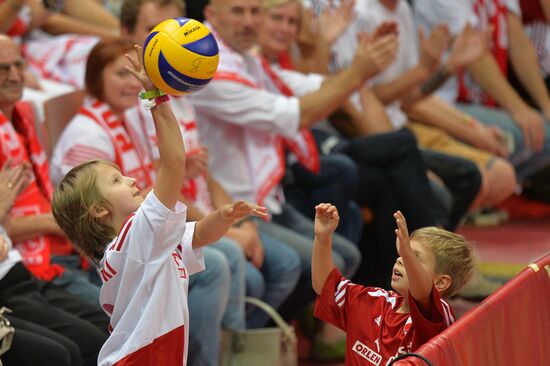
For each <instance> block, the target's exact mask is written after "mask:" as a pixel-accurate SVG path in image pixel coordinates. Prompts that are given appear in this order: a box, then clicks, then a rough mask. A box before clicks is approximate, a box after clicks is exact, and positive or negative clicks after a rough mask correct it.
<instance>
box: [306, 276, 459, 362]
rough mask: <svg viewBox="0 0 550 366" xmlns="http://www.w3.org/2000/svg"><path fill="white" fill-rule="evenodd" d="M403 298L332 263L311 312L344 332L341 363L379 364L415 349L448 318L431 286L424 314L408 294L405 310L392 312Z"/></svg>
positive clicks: (445, 306) (451, 316) (447, 308)
mask: <svg viewBox="0 0 550 366" xmlns="http://www.w3.org/2000/svg"><path fill="white" fill-rule="evenodd" d="M403 301H404V298H403V297H402V296H401V295H399V294H398V293H396V292H394V291H386V290H383V289H381V288H377V287H364V286H360V285H356V284H354V283H352V282H350V281H349V280H348V279H346V278H344V277H342V275H341V274H340V273H339V272H338V271H337V270H336V269H335V270H333V271H332V273H331V274H330V276H329V277H328V279H327V282H326V283H325V286H324V287H323V292H322V294H321V295H320V296H319V297H318V298H317V301H316V303H315V311H314V315H315V316H316V317H318V318H319V319H322V320H325V321H327V322H329V323H330V324H332V325H334V326H336V327H338V328H340V329H342V330H343V331H345V332H346V366H352V365H353V366H356V365H376V366H380V365H386V364H387V363H388V362H389V361H391V360H392V359H393V358H395V357H396V356H398V355H400V354H403V353H407V352H412V351H415V350H416V349H417V348H418V347H420V346H421V345H422V344H424V343H426V342H427V341H428V340H430V339H431V338H432V337H434V336H435V335H437V334H439V333H440V332H441V331H443V330H444V329H445V328H447V327H448V326H449V325H450V324H451V323H452V322H453V321H454V318H455V316H454V314H453V312H452V310H451V307H450V306H449V304H447V303H446V302H445V301H443V300H442V299H441V297H440V296H439V291H437V290H436V289H435V288H433V289H432V301H433V304H434V306H433V308H432V309H431V311H430V314H429V316H425V315H423V314H422V313H421V312H420V310H419V309H418V307H417V305H416V302H415V301H414V299H413V298H412V297H410V298H409V305H410V309H411V312H410V313H398V312H397V310H398V309H399V308H400V307H401V305H402V304H403Z"/></svg>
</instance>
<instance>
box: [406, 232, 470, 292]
mask: <svg viewBox="0 0 550 366" xmlns="http://www.w3.org/2000/svg"><path fill="white" fill-rule="evenodd" d="M411 240H416V241H419V242H421V243H422V244H424V245H425V246H426V247H427V248H430V249H431V250H432V251H433V253H434V255H435V272H436V273H437V274H446V275H449V276H450V277H451V285H450V286H449V288H448V289H446V290H445V291H443V292H442V293H441V296H442V297H444V298H447V297H450V296H451V295H453V294H455V293H456V292H457V291H458V290H460V289H461V288H462V286H464V285H465V284H466V283H467V282H468V281H469V280H470V279H471V277H472V275H473V273H474V271H475V268H476V265H477V259H476V252H475V249H474V247H473V246H472V244H471V243H469V242H468V241H467V240H466V239H465V238H464V237H463V236H462V235H459V234H455V233H451V232H449V231H447V230H443V229H439V228H436V227H433V226H432V227H425V228H422V229H418V230H416V231H414V232H413V233H412V235H411Z"/></svg>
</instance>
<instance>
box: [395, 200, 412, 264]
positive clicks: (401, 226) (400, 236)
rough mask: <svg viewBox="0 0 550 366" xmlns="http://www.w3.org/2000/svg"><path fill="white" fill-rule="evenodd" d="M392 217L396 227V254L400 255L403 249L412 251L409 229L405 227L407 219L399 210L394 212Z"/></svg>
mask: <svg viewBox="0 0 550 366" xmlns="http://www.w3.org/2000/svg"><path fill="white" fill-rule="evenodd" d="M393 217H394V218H395V222H396V224H397V229H395V235H396V239H395V246H396V247H397V254H399V255H400V256H401V255H402V254H401V253H402V252H403V251H412V249H411V239H410V237H409V229H408V228H407V220H405V216H403V214H402V213H401V211H397V212H396V213H394V214H393Z"/></svg>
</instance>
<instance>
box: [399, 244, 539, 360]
mask: <svg viewBox="0 0 550 366" xmlns="http://www.w3.org/2000/svg"><path fill="white" fill-rule="evenodd" d="M416 353H418V354H421V355H423V356H424V357H426V358H427V359H428V360H430V361H431V362H432V364H433V365H434V366H476V365H480V366H523V365H529V366H548V365H550V254H547V255H546V256H544V257H543V258H542V259H540V260H538V261H536V262H535V264H533V265H530V266H529V267H527V268H526V269H524V270H523V271H522V272H520V273H519V274H518V275H517V276H516V277H514V278H513V279H511V280H510V281H508V283H506V284H505V285H504V286H502V288H500V289H499V290H498V291H496V292H495V293H494V294H493V295H491V296H490V297H488V298H487V299H486V300H485V301H483V302H482V303H481V304H479V305H478V306H477V307H475V308H474V309H472V310H471V311H469V312H468V313H466V314H465V315H464V316H462V317H461V318H460V319H459V320H458V321H457V322H456V323H455V324H453V325H452V326H451V327H450V328H448V329H447V330H445V331H444V332H443V333H441V334H440V335H438V336H437V337H434V338H433V339H432V340H430V341H429V342H428V343H426V344H425V345H423V346H422V347H420V349H419V350H418V351H417V352H416ZM394 365H395V366H413V365H416V366H420V365H423V366H425V365H426V363H425V362H424V361H422V360H420V359H418V358H413V357H408V358H406V359H403V360H400V361H397V362H395V363H394Z"/></svg>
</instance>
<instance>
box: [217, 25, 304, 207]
mask: <svg viewBox="0 0 550 366" xmlns="http://www.w3.org/2000/svg"><path fill="white" fill-rule="evenodd" d="M207 26H208V27H209V28H210V30H211V31H212V33H213V34H214V36H215V37H216V40H217V41H218V47H219V49H220V62H219V65H218V70H217V72H216V74H215V75H214V80H226V81H232V82H235V83H240V84H243V85H246V86H248V87H250V88H256V89H268V86H269V83H270V82H273V81H271V80H270V78H269V76H267V75H266V70H265V69H264V66H263V65H262V62H261V60H260V58H259V57H257V56H256V55H253V54H252V53H247V54H246V55H240V54H239V53H238V52H236V51H235V50H233V49H232V48H231V47H229V46H228V45H227V44H225V42H223V40H222V39H221V38H220V37H219V36H218V34H217V33H216V31H215V29H213V27H212V26H211V25H210V24H207ZM243 57H245V58H247V60H246V61H245V60H244V59H243ZM245 62H248V63H247V64H246V65H245ZM267 66H268V68H269V65H267ZM269 69H270V68H269ZM271 72H273V70H271ZM273 73H274V72H273ZM288 90H290V89H288ZM278 92H280V93H282V92H281V90H278ZM297 135H298V136H300V137H301V136H302V135H301V134H297ZM292 140H294V139H292ZM244 141H246V146H245V149H246V150H247V157H248V159H249V162H248V163H249V165H250V166H251V168H252V171H253V173H254V188H255V193H256V202H257V203H259V204H263V202H264V200H265V198H266V197H267V196H269V194H270V193H271V192H272V191H273V189H274V188H275V187H277V185H278V184H279V183H280V181H281V180H282V178H283V177H284V174H285V139H283V138H281V137H280V136H277V135H274V134H271V133H266V132H265V131H262V130H259V129H254V128H246V129H245V139H244ZM287 141H288V140H287ZM287 146H288V147H291V148H293V149H294V148H296V149H298V150H300V153H298V154H296V156H298V157H304V156H307V153H302V151H301V148H302V147H303V146H307V144H302V143H298V142H296V143H294V144H287ZM298 150H297V151H298ZM308 165H309V166H311V167H314V165H315V164H308Z"/></svg>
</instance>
